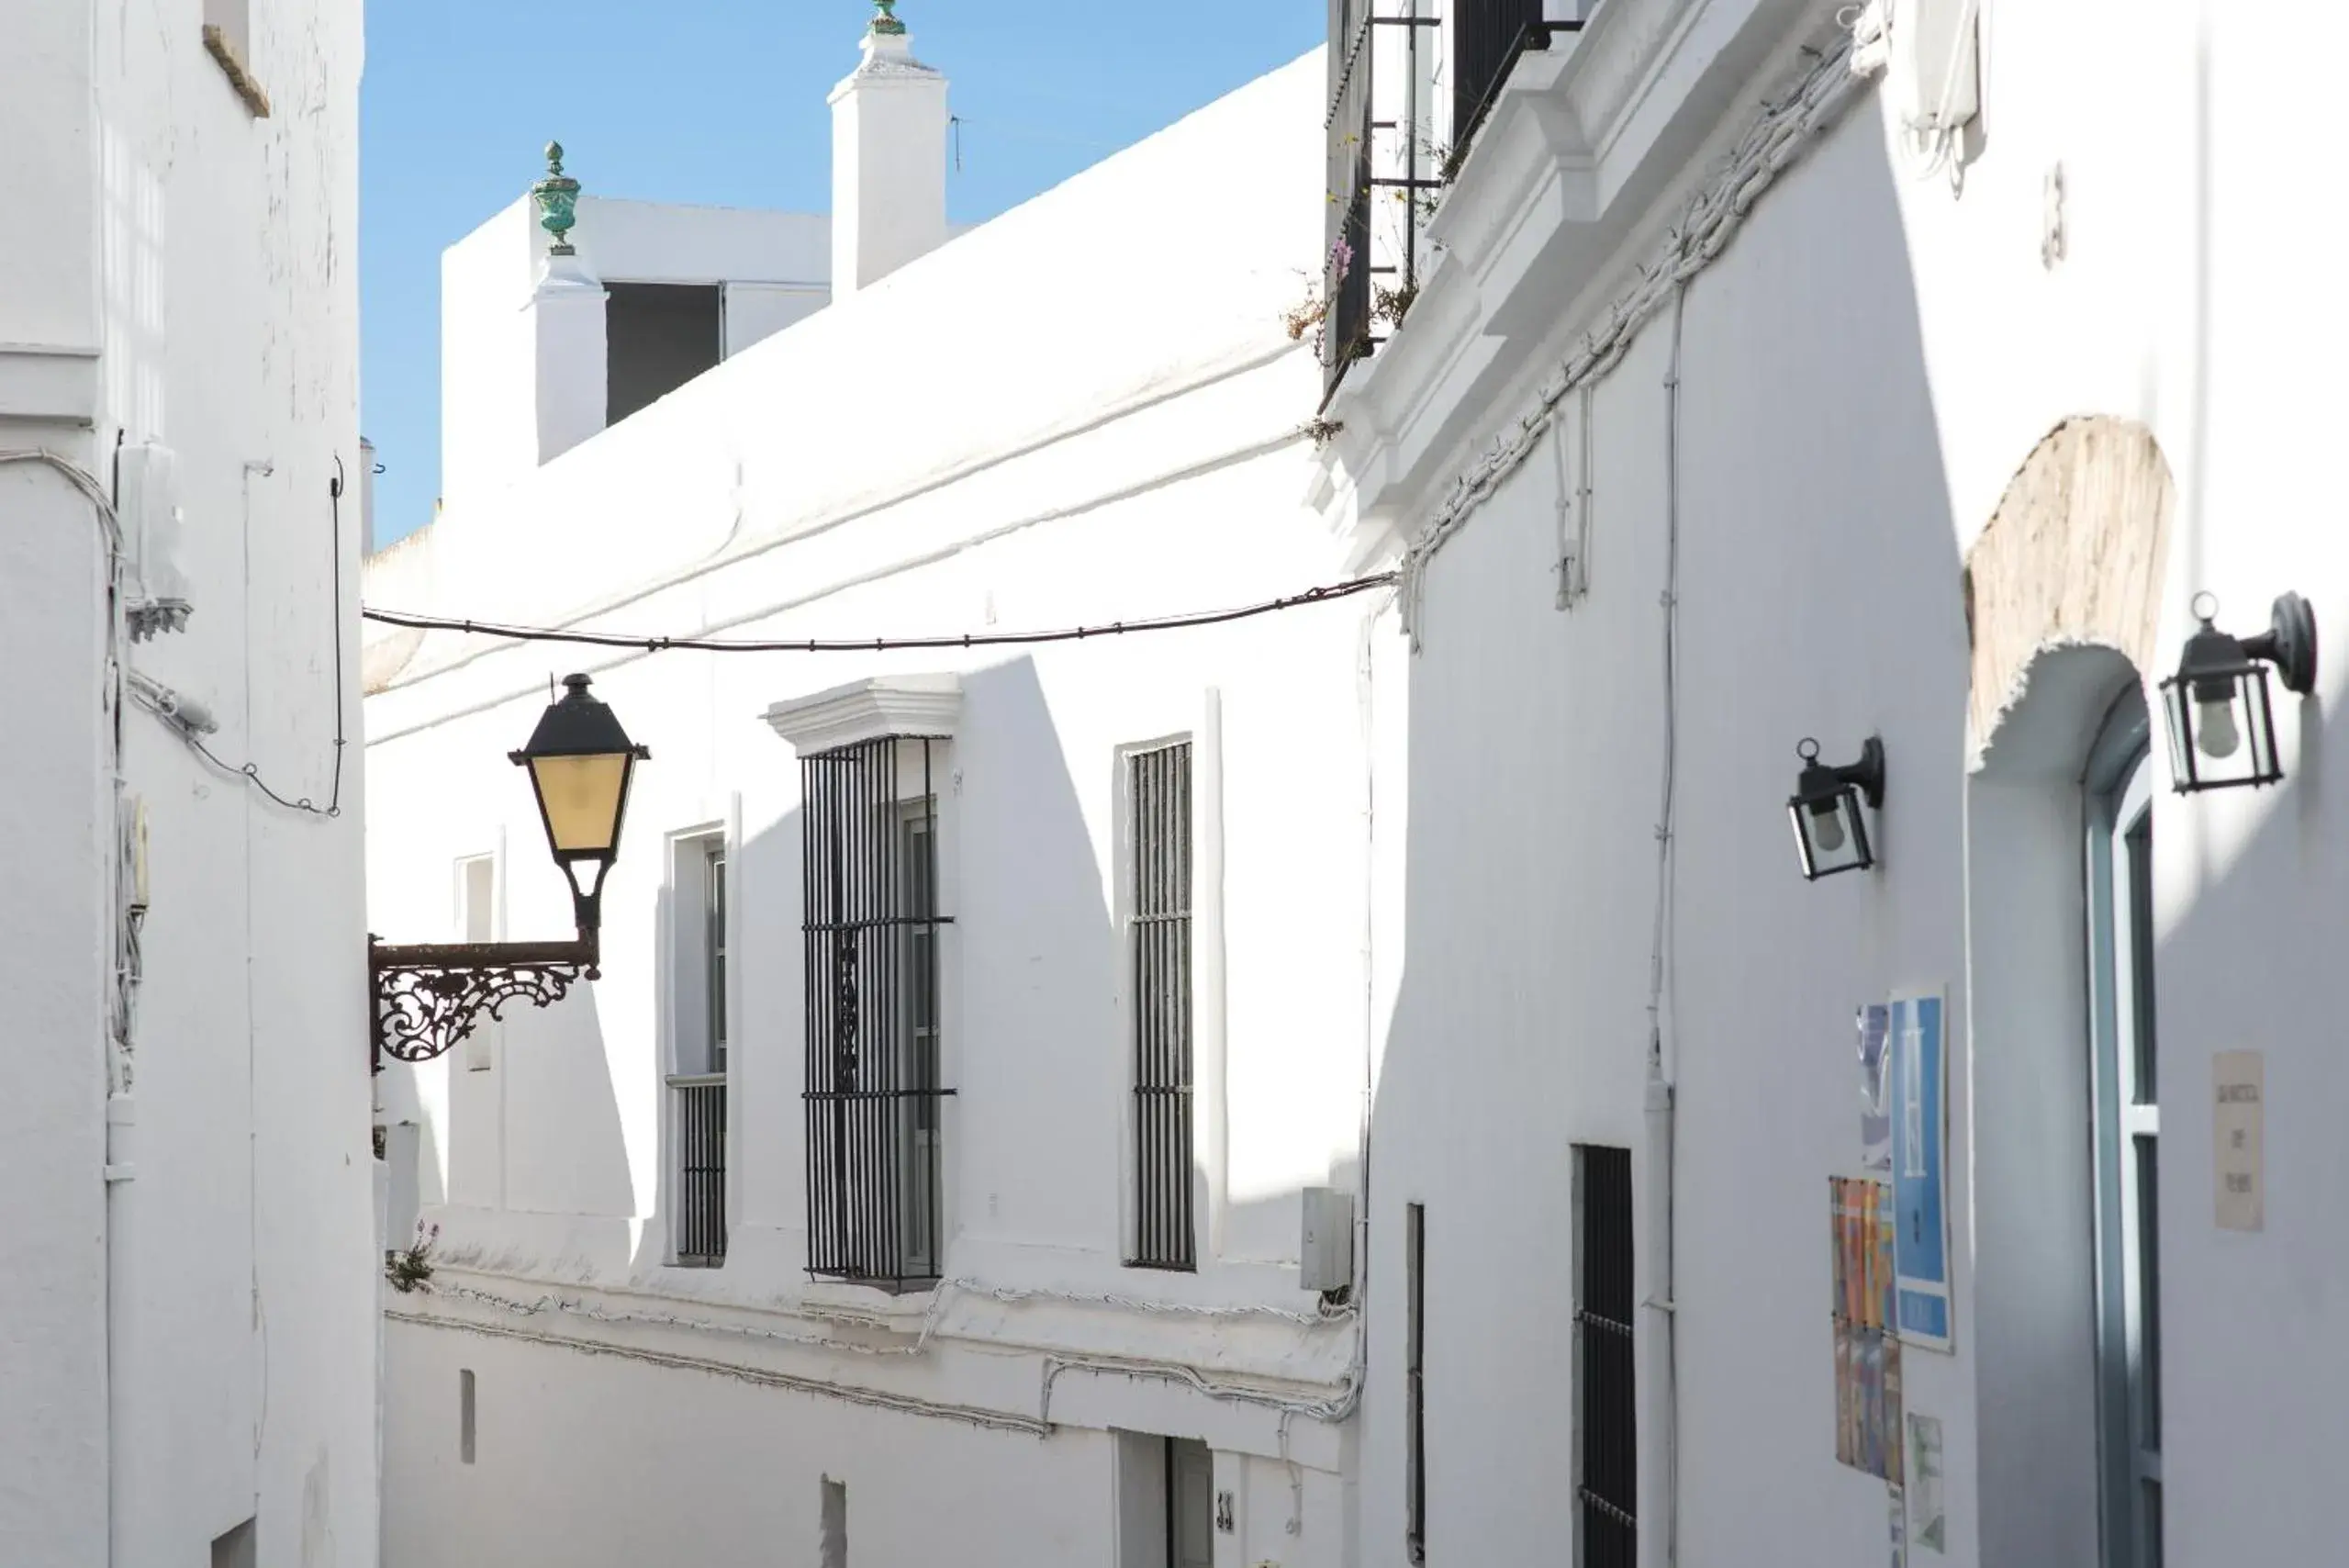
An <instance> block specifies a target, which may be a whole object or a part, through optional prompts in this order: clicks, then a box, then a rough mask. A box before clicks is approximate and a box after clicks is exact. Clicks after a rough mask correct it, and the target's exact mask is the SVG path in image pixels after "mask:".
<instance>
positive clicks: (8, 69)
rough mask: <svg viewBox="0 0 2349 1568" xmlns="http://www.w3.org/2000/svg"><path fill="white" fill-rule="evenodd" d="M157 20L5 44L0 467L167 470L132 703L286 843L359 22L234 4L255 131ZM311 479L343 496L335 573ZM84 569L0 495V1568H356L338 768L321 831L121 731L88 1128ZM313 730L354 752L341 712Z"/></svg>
mask: <svg viewBox="0 0 2349 1568" xmlns="http://www.w3.org/2000/svg"><path fill="white" fill-rule="evenodd" d="M170 9H171V14H170V15H169V16H168V17H155V16H150V15H148V14H146V13H144V12H129V11H125V10H123V9H121V8H119V7H111V6H92V5H89V4H87V3H86V0H34V3H33V4H32V5H31V6H30V7H29V9H25V8H19V9H18V11H17V12H16V13H12V16H11V18H10V23H9V26H10V30H11V34H12V37H13V38H15V39H16V40H17V41H16V43H15V44H12V46H11V48H10V49H9V50H7V51H6V57H5V59H0V143H5V144H6V146H7V147H9V148H10V149H11V152H10V154H9V156H8V157H7V158H6V160H5V162H6V163H7V165H8V170H9V172H8V174H6V176H0V181H5V183H6V185H7V187H8V191H9V196H8V197H7V198H6V199H7V203H8V205H7V211H6V218H5V223H6V228H7V229H8V230H9V231H10V232H11V234H12V235H13V236H15V237H16V238H15V239H14V240H12V241H11V243H10V244H9V245H8V246H6V247H5V250H6V256H5V259H0V300H4V301H6V302H7V303H6V304H5V305H0V450H12V451H21V450H25V449H28V448H45V449H48V450H50V451H51V452H53V453H55V454H58V455H59V456H60V457H62V458H63V459H64V460H66V461H69V462H71V463H73V464H74V465H78V466H80V467H81V468H83V469H84V470H86V471H88V472H90V473H92V474H94V475H95V476H97V477H98V479H99V482H100V483H101V485H105V484H107V483H110V481H111V472H110V471H111V454H112V453H113V450H114V448H115V445H116V442H117V439H118V438H119V439H122V440H127V441H129V442H142V441H160V442H165V443H167V444H169V445H170V446H171V447H172V448H173V450H174V451H175V452H176V453H177V454H178V475H179V482H180V487H179V497H178V498H179V503H180V505H181V507H182V509H183V510H184V512H185V543H184V545H183V549H182V554H181V564H182V566H183V567H184V569H185V574H186V577H187V579H188V584H189V597H190V599H192V601H193V603H194V606H195V614H194V618H193V620H192V622H190V624H189V628H188V630H187V631H186V632H185V633H180V634H176V635H172V636H167V637H163V638H161V639H159V640H157V641H155V642H152V643H149V644H142V645H140V646H138V647H137V648H135V649H133V650H132V651H131V653H130V655H129V663H130V666H131V667H132V668H133V669H135V670H138V671H140V672H143V673H145V674H147V675H150V676H151V677H153V678H156V679H158V680H161V681H162V682H164V683H166V684H168V685H170V686H172V687H173V688H175V689H178V690H180V691H183V692H185V694H187V695H188V696H189V697H191V698H193V699H195V700H198V701H200V702H201V703H202V704H203V705H204V706H205V707H207V708H208V709H209V710H210V711H211V713H212V714H213V715H214V716H215V717H216V718H217V719H218V722H219V729H218V733H217V734H212V735H211V736H209V737H208V740H209V743H210V744H211V745H212V746H213V747H214V749H215V750H216V751H218V753H219V755H220V756H223V757H225V758H229V759H231V760H232V761H233V762H235V763H238V764H241V763H243V762H244V761H246V760H248V759H250V760H251V761H252V762H253V763H254V764H255V766H256V767H258V768H259V769H260V770H261V773H262V776H263V778H266V779H267V780H268V781H269V782H270V783H271V784H272V785H273V786H274V787H276V788H277V789H279V790H282V791H284V792H285V793H287V794H288V795H295V796H304V797H309V798H312V799H314V800H316V801H319V802H321V803H323V802H325V801H327V800H328V799H329V798H330V791H331V779H332V777H333V773H334V768H335V752H334V746H333V741H334V736H335V734H336V713H337V711H338V708H340V707H341V706H342V704H343V692H342V691H341V690H339V689H338V688H337V676H338V670H339V669H341V670H348V671H350V672H352V675H354V676H355V669H356V635H355V625H354V621H355V616H354V615H353V611H354V610H355V599H356V558H357V555H358V537H359V522H360V520H359V516H358V493H357V490H356V488H355V485H356V481H357V479H358V477H359V471H360V466H361V465H360V464H359V462H358V457H357V454H358V432H357V428H356V412H357V371H356V352H357V301H356V292H355V288H354V286H353V274H352V263H353V258H354V256H355V253H356V235H357V217H356V195H355V191H356V148H357V95H358V84H359V75H360V68H361V54H362V42H361V29H360V16H359V7H358V6H356V5H334V6H298V7H297V6H291V5H284V4H276V3H274V0H258V3H256V4H255V5H254V6H253V7H252V11H253V17H252V39H251V48H250V52H249V54H248V56H247V59H248V61H249V62H250V65H251V67H252V73H253V75H254V77H255V78H256V79H257V80H258V81H259V83H260V84H262V86H263V88H264V89H265V90H266V91H267V93H268V94H269V95H270V97H271V101H272V106H273V113H272V115H271V116H270V118H266V119H256V118H253V117H252V115H251V114H250V113H249V112H248V110H247V107H246V106H245V105H244V103H243V102H241V101H240V99H239V98H238V97H237V96H236V95H235V94H234V93H233V92H232V90H231V88H230V85H229V80H228V78H227V77H226V75H225V74H224V73H223V72H222V71H221V69H220V67H219V66H218V64H217V63H216V62H214V60H213V59H212V58H211V57H210V56H209V55H207V53H206V51H205V50H204V47H203V45H202V43H201V41H200V39H199V21H200V18H199V17H197V16H196V14H195V11H194V10H193V9H190V8H186V7H173V8H170ZM338 454H339V455H340V457H341V460H342V464H343V465H344V468H345V469H346V470H347V471H348V473H349V475H350V477H351V479H352V483H353V486H354V487H353V489H352V492H351V494H350V496H349V497H348V498H347V499H346V501H345V503H344V507H343V514H342V518H341V533H340V535H339V536H338V535H337V534H336V532H334V531H333V529H332V526H331V512H330V500H329V495H328V485H329V481H330V479H331V478H332V477H333V476H334V475H335V473H336V471H337V470H336V461H335V460H336V458H337V456H338ZM99 537H100V536H99V533H98V530H97V527H96V523H95V519H94V517H93V515H92V509H91V507H90V505H89V503H88V502H87V501H86V500H85V499H84V498H83V497H81V496H80V495H78V494H77V493H75V492H74V491H73V490H72V489H70V488H69V487H67V486H66V484H65V483H64V482H63V481H62V478H61V477H60V476H58V475H56V474H55V473H54V472H52V471H48V470H45V469H40V468H34V467H29V466H25V465H7V466H6V467H5V468H0V541H5V543H0V656H5V657H6V661H7V663H8V665H9V666H10V667H11V668H12V669H13V670H14V671H15V672H17V678H16V680H15V682H14V684H15V686H16V688H17V692H18V700H16V701H15V702H13V703H12V704H11V705H10V706H9V708H8V711H9V716H10V727H11V733H12V735H13V737H14V743H13V745H12V747H11V751H12V755H13V756H14V757H15V758H16V759H17V760H16V762H14V763H12V764H11V765H10V766H9V767H7V768H6V770H5V772H6V784H5V786H0V797H5V798H6V800H7V801H8V804H7V807H6V811H5V813H0V861H5V863H6V866H7V867H8V868H9V875H8V876H7V878H6V886H5V890H0V995H5V996H6V998H7V999H8V1002H7V1006H8V1010H9V1023H8V1026H7V1029H6V1037H7V1041H8V1045H9V1047H10V1052H9V1054H10V1058H11V1066H10V1069H9V1078H10V1089H9V1092H8V1094H7V1095H6V1105H7V1108H6V1111H5V1112H0V1118H5V1126H0V1180H4V1181H5V1182H6V1185H7V1187H8V1190H9V1191H10V1192H11V1193H14V1194H16V1201H15V1202H14V1203H13V1204H12V1205H11V1210H10V1221H9V1225H10V1238H9V1246H8V1257H9V1260H10V1261H9V1266H8V1269H7V1271H6V1281H5V1282H0V1410H5V1411H6V1412H7V1415H6V1418H5V1419H0V1477H5V1479H4V1480H0V1560H5V1561H7V1562H25V1563H36V1562H38V1563H51V1562H54V1563H68V1562H72V1563H100V1562H108V1561H112V1562H117V1563H146V1562H157V1563H161V1562H202V1561H205V1560H206V1559H207V1554H208V1551H209V1547H210V1543H211V1542H212V1541H213V1540H214V1539H215V1538H216V1537H218V1536H219V1535H221V1534H222V1533H224V1532H227V1531H229V1530H230V1529H233V1528H234V1527H236V1526H237V1525H239V1524H240V1522H241V1521H244V1520H246V1519H249V1518H251V1519H254V1520H255V1521H256V1530H257V1535H256V1545H257V1547H258V1551H259V1554H260V1561H262V1562H285V1563H300V1564H304V1565H325V1564H358V1563H371V1562H375V1540H376V1530H377V1520H376V1510H375V1316H376V1315H375V1297H376V1273H377V1262H376V1260H375V1254H374V1244H373V1239H372V1237H373V1224H372V1220H371V1214H372V1203H371V1198H370V1186H371V1179H370V1172H371V1166H370V1163H369V1159H368V1153H369V1150H368V1139H367V1122H368V1114H367V1093H368V1091H367V1073H366V1067H365V1049H364V1045H365V1035H364V997H365V984H366V978H365V962H364V953H365V928H364V924H363V916H364V907H363V898H362V891H361V887H360V881H359V879H360V875H361V852H360V821H361V814H362V813H361V809H360V808H361V801H362V799H363V790H362V780H361V778H360V777H359V775H360V768H359V766H358V757H357V756H356V755H355V751H354V753H353V755H352V756H351V757H350V759H349V761H350V766H349V767H347V768H346V769H345V772H344V780H343V789H342V794H341V814H340V815H339V816H338V817H337V818H335V819H334V820H332V821H326V820H323V819H319V818H315V817H312V816H309V815H307V814H294V813H288V812H282V811H280V810H278V809H276V808H274V807H272V806H271V805H269V804H268V803H267V802H266V801H263V799H262V798H261V797H260V796H259V795H258V794H257V793H256V792H255V791H254V790H252V788H250V787H249V786H247V785H246V784H244V783H243V782H242V781H241V780H240V779H239V778H237V777H235V776H234V775H233V774H228V775H224V774H223V773H222V772H220V771H219V770H218V769H216V768H213V767H208V766H207V765H206V764H204V763H202V762H201V761H200V760H199V759H197V758H196V756H193V755H192V754H191V753H190V752H189V751H188V750H187V749H186V748H185V746H184V745H181V744H180V743H179V741H178V740H177V739H176V738H174V737H173V736H172V735H171V734H167V733H166V732H164V731H163V730H162V727H161V726H160V725H159V724H158V723H157V722H156V721H155V720H154V719H153V718H152V717H151V716H150V715H149V714H147V713H146V712H144V711H140V710H138V709H135V708H134V709H132V710H130V711H128V712H126V713H125V714H124V715H123V717H122V722H121V727H122V732H123V742H124V749H123V752H122V772H123V775H124V778H125V780H126V790H127V792H128V793H129V795H130V796H132V797H135V798H136V799H138V800H140V801H143V802H144V804H145V807H146V812H147V821H148V834H149V843H150V859H149V872H150V890H151V911H150V913H148V915H147V918H146V922H145V926H144V932H143V940H142V950H143V957H144V966H145V968H144V973H145V979H144V983H143V984H142V985H141V987H140V991H139V1000H138V1025H137V1029H136V1032H135V1034H134V1036H133V1037H132V1040H131V1042H130V1046H131V1057H130V1063H129V1073H130V1077H129V1083H128V1086H127V1092H117V1094H116V1096H115V1097H114V1098H113V1099H112V1100H111V1101H110V1100H109V1098H108V1072H107V1055H106V1036H107V1025H106V993H107V989H108V986H109V984H110V980H111V969H112V963H113V952H114V940H115V933H116V929H117V903H116V887H115V879H114V875H113V866H114V859H115V838H114V804H113V793H114V792H113V788H112V779H111V777H110V774H111V771H112V767H113V763H112V759H111V756H110V749H111V748H110V742H109V732H110V731H111V729H112V727H113V721H112V718H111V716H110V715H108V714H106V712H104V711H102V708H101V703H102V700H103V694H104V692H105V690H106V680H105V668H104V664H103V638H104V629H105V625H106V610H105V599H104V581H105V577H104V566H103V559H102V554H101V552H100V548H99ZM339 575H341V576H347V577H348V581H347V582H346V583H345V586H344V591H343V593H342V594H341V599H340V602H341V619H340V620H338V618H337V601H338V599H337V595H336V593H335V592H334V591H333V585H334V583H335V581H336V580H337V577H338V576H339ZM338 645H341V648H342V653H343V655H345V656H343V657H341V658H340V659H338V656H337V648H338ZM352 684H355V681H354V682H352ZM347 711H348V714H349V722H350V726H351V730H352V735H353V738H354V740H355V736H356V728H357V722H358V715H357V703H356V697H355V693H352V698H351V700H350V702H349V705H348V709H347ZM123 1087H124V1086H123V1085H121V1084H119V1083H117V1089H118V1090H120V1089H122V1088H123ZM110 1122H111V1123H113V1124H114V1125H113V1126H112V1129H111V1133H112V1137H111V1139H110V1138H109V1123H110ZM110 1144H111V1154H110V1153H109V1145H110ZM109 1160H111V1161H112V1169H111V1170H110V1171H109V1170H108V1169H107V1167H108V1163H109ZM109 1178H111V1179H109Z"/></svg>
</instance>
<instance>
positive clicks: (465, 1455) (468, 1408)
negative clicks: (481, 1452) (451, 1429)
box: [457, 1367, 474, 1464]
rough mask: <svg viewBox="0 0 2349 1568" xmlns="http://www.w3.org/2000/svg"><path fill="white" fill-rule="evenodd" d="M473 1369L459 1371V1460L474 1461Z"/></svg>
mask: <svg viewBox="0 0 2349 1568" xmlns="http://www.w3.org/2000/svg"><path fill="white" fill-rule="evenodd" d="M473 1411H474V1393H473V1369H472V1368H471V1367H464V1368H462V1369H461V1370H459V1372H457V1462H459V1463H460V1464H471V1463H472V1462H473Z"/></svg>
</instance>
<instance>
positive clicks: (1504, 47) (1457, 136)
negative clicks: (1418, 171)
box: [1445, 0, 1583, 174]
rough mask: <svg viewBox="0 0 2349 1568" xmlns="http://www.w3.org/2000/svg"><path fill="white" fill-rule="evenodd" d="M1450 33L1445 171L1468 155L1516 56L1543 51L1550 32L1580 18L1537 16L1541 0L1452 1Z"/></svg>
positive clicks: (1453, 169)
mask: <svg viewBox="0 0 2349 1568" xmlns="http://www.w3.org/2000/svg"><path fill="white" fill-rule="evenodd" d="M1457 5H1458V7H1459V8H1458V10H1457V11H1456V13H1455V20H1454V22H1453V33H1452V60H1453V67H1452V151H1451V155H1450V157H1449V159H1448V160H1447V161H1446V162H1445V172H1446V174H1451V173H1453V172H1456V171H1457V170H1458V169H1459V168H1460V160H1461V159H1463V158H1465V157H1466V156H1467V155H1468V145H1469V143H1470V142H1471V140H1474V139H1475V136H1476V131H1477V128H1478V127H1479V126H1481V125H1482V124H1483V123H1484V117H1485V115H1486V114H1487V113H1488V112H1489V111H1490V110H1491V109H1492V107H1493V99H1494V98H1496V97H1498V96H1500V94H1501V89H1502V87H1503V86H1504V85H1505V84H1507V83H1508V80H1509V72H1510V70H1511V69H1512V68H1513V67H1515V66H1516V63H1517V57H1518V56H1519V55H1521V54H1523V53H1525V51H1526V50H1529V49H1548V48H1549V35H1550V34H1551V33H1552V32H1568V31H1572V30H1573V29H1575V28H1580V27H1581V26H1582V25H1583V24H1582V23H1580V22H1549V21H1544V20H1543V19H1542V15H1541V12H1542V0H1457Z"/></svg>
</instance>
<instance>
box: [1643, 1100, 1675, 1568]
mask: <svg viewBox="0 0 2349 1568" xmlns="http://www.w3.org/2000/svg"><path fill="white" fill-rule="evenodd" d="M1647 1153H1648V1172H1647V1182H1646V1185H1647V1189H1648V1193H1649V1198H1648V1202H1649V1215H1648V1225H1647V1233H1648V1260H1647V1262H1648V1267H1647V1275H1648V1298H1647V1300H1646V1301H1644V1302H1642V1303H1641V1304H1640V1305H1643V1306H1645V1307H1647V1308H1648V1309H1649V1310H1650V1311H1651V1312H1653V1313H1654V1314H1655V1315H1656V1317H1655V1330H1654V1333H1653V1334H1652V1335H1651V1336H1650V1344H1651V1346H1652V1347H1653V1348H1652V1349H1651V1350H1650V1352H1649V1361H1650V1368H1651V1371H1650V1376H1651V1378H1652V1380H1653V1384H1654V1387H1655V1389H1656V1396H1655V1398H1654V1399H1653V1400H1651V1401H1650V1402H1649V1406H1648V1408H1649V1409H1650V1411H1651V1412H1653V1415H1654V1422H1655V1426H1656V1428H1657V1430H1656V1433H1655V1436H1654V1438H1653V1439H1651V1440H1650V1442H1649V1443H1648V1444H1647V1445H1646V1447H1647V1450H1648V1453H1647V1456H1646V1457H1644V1458H1643V1459H1642V1461H1641V1464H1642V1468H1643V1469H1645V1468H1647V1467H1648V1466H1649V1465H1650V1464H1652V1463H1653V1462H1655V1461H1657V1460H1661V1466H1660V1467H1659V1468H1658V1469H1657V1470H1656V1471H1655V1472H1654V1476H1655V1478H1654V1480H1653V1481H1651V1482H1650V1483H1649V1484H1647V1485H1646V1486H1644V1487H1642V1488H1641V1490H1642V1491H1643V1492H1644V1493H1645V1494H1646V1495H1645V1496H1643V1497H1642V1498H1641V1500H1640V1505H1639V1516H1640V1518H1641V1519H1642V1521H1643V1522H1644V1521H1652V1522H1650V1523H1648V1526H1647V1528H1646V1529H1642V1530H1641V1531H1640V1532H1639V1544H1640V1547H1641V1549H1642V1550H1641V1551H1640V1553H1639V1560H1640V1561H1641V1562H1645V1563H1650V1564H1654V1565H1656V1568H1674V1564H1675V1563H1676V1562H1678V1561H1679V1557H1680V1540H1679V1535H1680V1518H1679V1512H1680V1509H1679V1499H1680V1475H1679V1471H1680V1433H1679V1429H1678V1424H1679V1409H1680V1391H1679V1388H1678V1382H1679V1360H1680V1350H1679V1323H1678V1319H1677V1317H1676V1316H1675V1315H1674V1308H1673V1300H1672V1085H1671V1084H1670V1083H1667V1082H1666V1081H1664V1076H1663V1063H1662V1062H1661V1060H1660V1059H1658V1058H1654V1057H1650V1058H1649V1060H1648V1150H1647Z"/></svg>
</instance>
